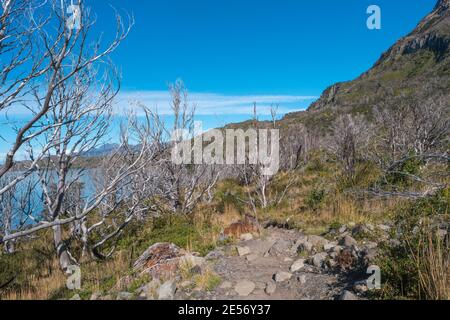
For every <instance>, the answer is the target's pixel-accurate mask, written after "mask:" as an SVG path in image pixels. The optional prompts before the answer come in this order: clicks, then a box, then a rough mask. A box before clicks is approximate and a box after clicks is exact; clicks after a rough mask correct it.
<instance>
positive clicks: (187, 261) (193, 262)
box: [180, 255, 206, 267]
mask: <svg viewBox="0 0 450 320" xmlns="http://www.w3.org/2000/svg"><path fill="white" fill-rule="evenodd" d="M205 262H206V259H205V258H202V257H197V256H193V255H185V256H183V257H181V258H180V264H184V265H189V266H192V267H196V266H200V267H201V266H203V265H204V264H205Z"/></svg>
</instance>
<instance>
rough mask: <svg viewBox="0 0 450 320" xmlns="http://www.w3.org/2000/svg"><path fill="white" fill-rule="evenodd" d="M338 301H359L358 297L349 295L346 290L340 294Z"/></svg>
mask: <svg viewBox="0 0 450 320" xmlns="http://www.w3.org/2000/svg"><path fill="white" fill-rule="evenodd" d="M339 300H359V299H358V297H357V296H356V295H355V294H353V293H351V292H350V291H348V290H345V291H344V292H342V294H341V296H340V297H339Z"/></svg>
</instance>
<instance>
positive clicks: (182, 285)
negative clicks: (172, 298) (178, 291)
mask: <svg viewBox="0 0 450 320" xmlns="http://www.w3.org/2000/svg"><path fill="white" fill-rule="evenodd" d="M193 285H194V283H193V282H192V281H189V280H185V281H183V282H181V283H180V284H179V287H180V288H182V289H185V288H189V287H191V286H193Z"/></svg>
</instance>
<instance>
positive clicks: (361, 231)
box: [352, 224, 374, 237]
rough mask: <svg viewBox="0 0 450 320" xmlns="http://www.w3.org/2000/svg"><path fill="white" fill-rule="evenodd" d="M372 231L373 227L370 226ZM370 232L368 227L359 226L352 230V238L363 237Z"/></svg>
mask: <svg viewBox="0 0 450 320" xmlns="http://www.w3.org/2000/svg"><path fill="white" fill-rule="evenodd" d="M372 229H374V228H373V226H372ZM371 232H372V230H371V229H370V227H368V226H367V225H365V224H359V225H357V226H356V227H354V228H353V229H352V234H353V236H360V237H364V236H367V235H369V234H370V233H371Z"/></svg>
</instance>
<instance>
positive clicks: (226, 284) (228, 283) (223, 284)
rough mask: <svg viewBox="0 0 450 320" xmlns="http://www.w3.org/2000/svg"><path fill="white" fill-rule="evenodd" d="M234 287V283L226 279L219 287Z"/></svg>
mask: <svg viewBox="0 0 450 320" xmlns="http://www.w3.org/2000/svg"><path fill="white" fill-rule="evenodd" d="M231 288H233V284H232V283H231V282H230V281H224V282H223V283H222V284H221V285H220V286H219V289H224V290H228V289H231Z"/></svg>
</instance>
